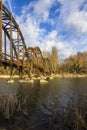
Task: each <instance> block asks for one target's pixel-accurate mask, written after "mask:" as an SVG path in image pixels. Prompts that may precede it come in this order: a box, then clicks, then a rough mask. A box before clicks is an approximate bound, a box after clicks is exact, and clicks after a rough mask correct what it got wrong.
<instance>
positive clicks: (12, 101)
mask: <svg viewBox="0 0 87 130" xmlns="http://www.w3.org/2000/svg"><path fill="white" fill-rule="evenodd" d="M55 111H56V113H57V114H56V115H58V119H57V121H56V123H55V124H56V125H57V127H56V129H57V128H58V130H64V129H63V127H64V123H65V122H66V121H64V119H67V120H68V121H69V116H71V118H72V119H73V117H74V116H75V113H76V114H78V115H79V114H80V115H82V116H83V115H85V113H86V111H87V78H54V79H52V80H48V82H47V83H40V81H39V80H35V81H34V82H33V83H19V82H18V79H15V82H14V83H13V84H8V83H7V79H0V130H3V129H5V130H26V129H28V127H30V129H33V130H37V129H36V127H37V126H36V125H38V124H40V122H41V123H42V124H45V123H43V122H46V121H48V120H50V119H51V117H52V116H53V113H54V112H55ZM64 113H65V114H64ZM72 113H73V114H72ZM65 115H68V116H67V117H66V118H65ZM83 118H87V117H84V116H83ZM76 119H77V116H76V117H75V120H76ZM86 121H87V120H86V119H84V122H85V123H87V122H86ZM17 122H18V123H17ZM24 122H25V123H24ZM48 122H49V121H48ZM51 122H52V120H51ZM62 122H63V125H60V126H59V125H58V123H60V124H62ZM79 122H81V121H79ZM70 123H71V124H72V121H70V122H69V124H70ZM65 124H66V126H67V129H66V130H68V127H69V129H70V130H71V129H72V130H73V129H74V126H68V125H67V124H68V123H67V122H66V123H65ZM73 124H74V125H75V123H73ZM80 124H81V123H80ZM82 125H83V124H82ZM32 126H35V128H32ZM38 126H39V125H38ZM40 127H42V128H38V130H39V129H41V130H46V128H47V130H48V126H47V125H45V127H44V125H42V126H40ZM51 127H53V126H51V125H50V128H49V129H50V130H51ZM77 127H79V128H81V129H82V128H83V126H81V125H80V126H79V125H78V126H76V128H77ZM84 129H86V126H84ZM79 130H80V129H79Z"/></svg>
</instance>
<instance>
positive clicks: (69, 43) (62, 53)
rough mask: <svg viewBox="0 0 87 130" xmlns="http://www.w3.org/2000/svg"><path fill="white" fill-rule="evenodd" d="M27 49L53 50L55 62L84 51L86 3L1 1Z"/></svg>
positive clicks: (86, 43)
mask: <svg viewBox="0 0 87 130" xmlns="http://www.w3.org/2000/svg"><path fill="white" fill-rule="evenodd" d="M3 4H4V5H5V6H6V7H7V8H8V10H9V11H10V12H11V13H12V14H13V17H14V18H15V20H16V22H17V23H18V24H19V26H20V29H21V31H22V34H23V36H24V38H25V42H26V45H27V47H28V46H32V47H35V46H39V47H40V48H41V50H42V51H49V52H51V49H52V47H53V46H56V47H57V50H58V55H59V59H64V58H67V57H69V56H70V55H74V54H76V53H77V52H84V51H87V0H3Z"/></svg>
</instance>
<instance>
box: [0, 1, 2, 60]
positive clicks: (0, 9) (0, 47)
mask: <svg viewBox="0 0 87 130" xmlns="http://www.w3.org/2000/svg"><path fill="white" fill-rule="evenodd" d="M1 57H2V0H0V60H1Z"/></svg>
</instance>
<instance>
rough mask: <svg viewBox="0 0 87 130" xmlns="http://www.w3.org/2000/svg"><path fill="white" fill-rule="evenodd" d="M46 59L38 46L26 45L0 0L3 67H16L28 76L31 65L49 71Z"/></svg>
mask: <svg viewBox="0 0 87 130" xmlns="http://www.w3.org/2000/svg"><path fill="white" fill-rule="evenodd" d="M48 62H49V61H48V59H47V58H44V57H43V56H42V52H41V50H40V48H39V47H35V48H32V47H27V46H26V43H25V40H24V37H23V35H22V32H21V30H20V27H19V25H18V24H17V22H16V20H15V19H14V18H13V16H12V14H11V13H10V12H9V11H8V9H7V8H6V7H5V6H4V5H3V4H2V0H0V64H1V65H3V66H4V67H5V68H6V67H7V66H9V67H10V68H11V75H12V72H13V69H14V68H16V69H17V70H18V71H19V74H22V73H23V71H25V72H26V73H27V74H28V75H29V76H30V72H31V68H32V67H36V68H38V69H40V70H41V71H44V72H47V73H49V65H48V64H49V63H48Z"/></svg>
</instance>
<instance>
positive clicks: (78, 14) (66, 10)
mask: <svg viewBox="0 0 87 130" xmlns="http://www.w3.org/2000/svg"><path fill="white" fill-rule="evenodd" d="M58 1H59V2H61V4H62V8H61V15H60V20H61V22H62V24H63V25H64V26H65V28H66V29H69V28H70V29H71V28H74V29H76V30H75V31H77V32H78V33H87V12H86V11H85V10H84V9H83V10H81V11H80V9H79V8H80V6H81V5H82V4H83V2H84V0H67V1H65V0H58Z"/></svg>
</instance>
